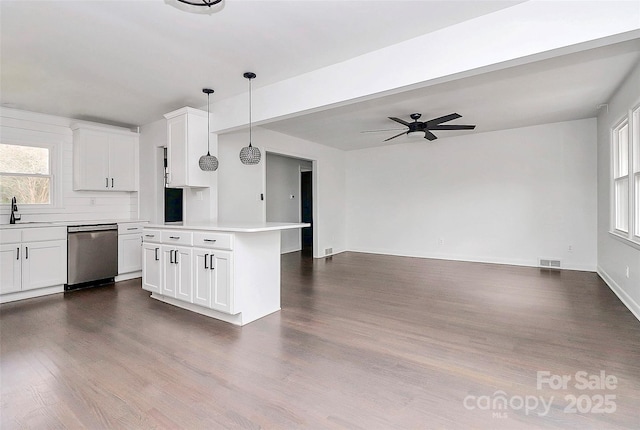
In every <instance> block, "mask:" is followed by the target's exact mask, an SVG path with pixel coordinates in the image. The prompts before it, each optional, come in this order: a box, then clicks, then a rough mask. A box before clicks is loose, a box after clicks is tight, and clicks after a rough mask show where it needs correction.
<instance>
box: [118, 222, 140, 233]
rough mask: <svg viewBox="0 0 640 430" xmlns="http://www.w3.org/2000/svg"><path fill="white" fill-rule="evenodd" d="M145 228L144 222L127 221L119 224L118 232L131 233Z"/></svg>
mask: <svg viewBox="0 0 640 430" xmlns="http://www.w3.org/2000/svg"><path fill="white" fill-rule="evenodd" d="M143 228H144V224H142V223H135V222H127V223H122V224H120V223H119V224H118V234H131V233H142V229H143Z"/></svg>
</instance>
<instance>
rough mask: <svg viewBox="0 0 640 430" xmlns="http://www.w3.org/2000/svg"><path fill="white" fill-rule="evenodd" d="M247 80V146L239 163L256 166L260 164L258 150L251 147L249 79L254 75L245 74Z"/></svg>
mask: <svg viewBox="0 0 640 430" xmlns="http://www.w3.org/2000/svg"><path fill="white" fill-rule="evenodd" d="M242 76H244V77H245V78H247V79H248V80H249V146H245V147H244V148H242V149H241V150H240V161H242V164H247V165H250V164H258V163H259V162H260V150H259V149H258V148H255V147H253V146H251V79H253V78H255V77H256V74H255V73H251V72H247V73H245V74H244V75H242Z"/></svg>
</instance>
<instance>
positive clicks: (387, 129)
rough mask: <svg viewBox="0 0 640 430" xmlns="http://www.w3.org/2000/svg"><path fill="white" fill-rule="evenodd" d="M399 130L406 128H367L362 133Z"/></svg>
mask: <svg viewBox="0 0 640 430" xmlns="http://www.w3.org/2000/svg"><path fill="white" fill-rule="evenodd" d="M397 130H404V128H383V129H382V130H365V131H361V132H360V133H380V132H381V131H397Z"/></svg>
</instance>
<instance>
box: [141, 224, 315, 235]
mask: <svg viewBox="0 0 640 430" xmlns="http://www.w3.org/2000/svg"><path fill="white" fill-rule="evenodd" d="M303 227H311V224H309V223H298V222H209V223H187V224H147V225H146V226H145V228H151V229H153V228H158V229H171V230H203V231H228V232H234V233H259V232H263V231H277V230H290V229H296V228H303Z"/></svg>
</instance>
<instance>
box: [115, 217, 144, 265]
mask: <svg viewBox="0 0 640 430" xmlns="http://www.w3.org/2000/svg"><path fill="white" fill-rule="evenodd" d="M144 224H145V223H142V222H122V223H118V275H126V274H129V273H131V274H133V273H134V272H140V271H141V270H142V230H143V228H144Z"/></svg>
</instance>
